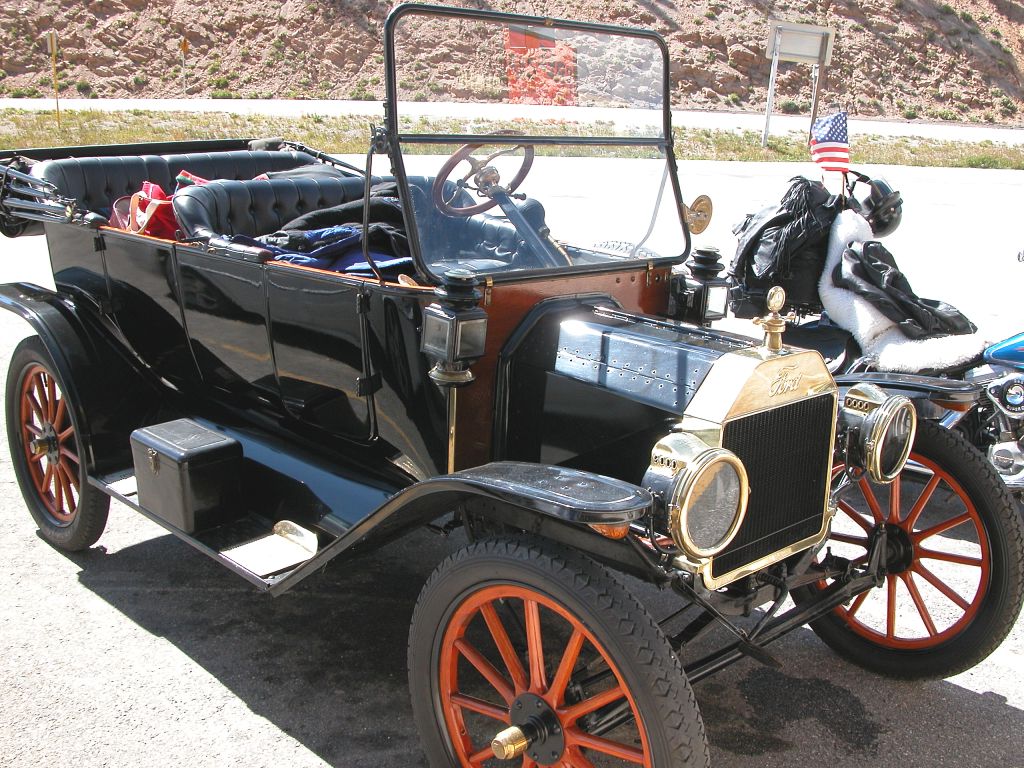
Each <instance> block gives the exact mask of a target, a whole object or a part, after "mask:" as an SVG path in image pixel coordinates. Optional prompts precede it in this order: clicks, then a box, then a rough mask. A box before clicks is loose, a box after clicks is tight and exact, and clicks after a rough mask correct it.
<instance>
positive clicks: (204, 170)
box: [32, 150, 315, 215]
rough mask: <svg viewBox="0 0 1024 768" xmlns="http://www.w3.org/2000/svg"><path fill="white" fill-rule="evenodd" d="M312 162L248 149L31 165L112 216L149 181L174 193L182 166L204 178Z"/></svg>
mask: <svg viewBox="0 0 1024 768" xmlns="http://www.w3.org/2000/svg"><path fill="white" fill-rule="evenodd" d="M312 162H315V161H314V159H313V157H312V156H311V155H308V154H306V153H305V152H294V151H286V152H277V151H274V152H268V151H248V150H233V151H229V152H190V153H188V154H178V155H125V156H120V157H118V156H115V157H68V158H61V159H59V160H46V161H44V162H41V163H39V164H37V165H36V166H34V167H33V168H32V175H33V176H36V177H38V178H42V179H45V180H47V181H49V182H52V183H53V184H55V185H56V187H57V189H58V190H60V192H61V194H63V195H65V196H67V197H73V198H74V199H75V200H77V201H78V203H79V205H80V206H81V207H83V208H85V209H86V210H90V211H96V212H98V213H101V214H103V215H108V214H109V212H110V206H111V204H112V203H113V202H114V200H116V199H117V198H119V197H121V196H123V195H130V194H132V193H133V192H138V191H139V189H141V188H142V182H144V181H152V182H154V183H156V184H159V185H160V186H161V187H163V189H164V191H165V192H167V193H168V194H170V193H171V192H173V191H174V186H175V182H174V177H175V176H177V175H178V174H179V173H181V171H189V172H190V173H194V174H195V175H196V176H200V177H202V178H205V179H251V178H253V177H254V176H258V175H259V174H261V173H267V172H269V171H283V170H286V169H288V168H295V167H296V166H300V165H306V164H308V163H312Z"/></svg>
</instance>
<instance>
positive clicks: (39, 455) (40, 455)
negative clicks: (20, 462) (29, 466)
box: [28, 453, 46, 464]
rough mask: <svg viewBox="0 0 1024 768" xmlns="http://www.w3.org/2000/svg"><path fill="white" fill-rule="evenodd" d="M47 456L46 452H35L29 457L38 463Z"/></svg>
mask: <svg viewBox="0 0 1024 768" xmlns="http://www.w3.org/2000/svg"><path fill="white" fill-rule="evenodd" d="M45 458H46V454H45V453H33V454H31V455H30V456H29V457H28V460H29V461H31V462H32V463H33V464H38V463H39V462H40V461H42V460H43V459H45Z"/></svg>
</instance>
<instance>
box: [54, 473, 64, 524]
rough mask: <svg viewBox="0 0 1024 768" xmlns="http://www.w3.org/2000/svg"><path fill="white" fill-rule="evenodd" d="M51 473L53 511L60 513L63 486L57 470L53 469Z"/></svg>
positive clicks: (62, 508)
mask: <svg viewBox="0 0 1024 768" xmlns="http://www.w3.org/2000/svg"><path fill="white" fill-rule="evenodd" d="M51 474H52V476H53V499H54V501H53V509H54V512H55V513H57V514H60V513H61V512H63V511H64V486H63V485H62V483H61V479H60V473H59V472H58V471H54V472H52V473H51Z"/></svg>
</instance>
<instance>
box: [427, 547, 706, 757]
mask: <svg viewBox="0 0 1024 768" xmlns="http://www.w3.org/2000/svg"><path fill="white" fill-rule="evenodd" d="M502 596H503V597H502ZM529 604H532V605H536V606H538V607H537V608H536V611H535V612H534V613H533V614H531V611H530V609H529V608H528V605H529ZM474 606H479V607H476V608H474ZM485 609H486V610H490V611H491V612H492V613H493V616H497V615H498V610H499V609H500V610H502V611H503V612H504V615H505V616H506V618H504V619H500V618H499V623H500V624H501V627H502V630H504V631H505V632H506V633H507V634H506V638H515V637H519V635H520V634H522V635H523V637H524V638H525V636H526V635H527V634H529V632H528V629H529V628H530V627H536V634H535V637H539V638H541V640H539V641H537V643H536V645H531V644H530V642H529V641H528V640H525V639H523V640H521V642H520V647H519V648H516V649H512V650H509V651H508V652H509V653H512V654H514V658H515V659H518V664H519V667H518V673H519V674H518V678H517V674H516V672H514V671H513V666H514V665H515V664H516V662H515V661H510V659H508V658H507V657H506V655H504V654H502V653H501V651H500V650H499V648H500V645H499V643H498V642H497V641H496V640H495V638H496V637H499V636H500V631H499V632H495V630H494V629H491V628H489V627H488V625H487V619H485V618H484V616H485V614H484V610H485ZM531 615H532V616H533V618H532V620H531V618H530V617H531ZM493 616H492V618H493ZM516 617H522V623H520V621H519V620H517V618H516ZM510 620H511V621H510ZM531 621H532V622H533V623H531ZM580 628H582V629H580ZM577 631H578V632H579V633H580V634H579V637H583V634H584V633H587V634H589V637H587V638H585V639H583V640H581V641H580V642H581V643H582V646H581V648H580V649H578V651H577V655H575V656H574V657H570V658H573V659H574V661H571V662H570V663H571V664H572V666H571V667H567V668H566V669H572V670H573V673H572V682H570V684H569V686H568V688H567V689H566V693H565V695H564V698H562V697H560V694H559V693H558V692H557V685H558V679H559V675H558V674H557V671H558V669H559V668H560V666H561V662H560V660H561V659H562V658H563V655H562V654H563V651H564V650H565V649H567V648H571V647H572V644H571V642H570V643H564V642H562V640H561V638H563V637H568V636H573V637H575V636H576V635H575V634H574V633H575V632H577ZM478 638H489V639H490V641H491V643H492V644H491V645H484V644H481V643H479V639H478ZM555 638H558V642H557V643H555V642H553V639H555ZM595 641H596V642H595ZM460 644H472V648H479V650H480V652H481V653H482V654H484V655H485V656H487V657H488V658H489V660H490V661H491V662H492V664H493V666H494V668H495V669H496V670H498V669H500V670H503V671H501V672H499V673H498V674H500V675H501V676H502V678H503V680H504V681H505V684H506V685H508V686H509V688H508V690H507V691H506V694H507V695H503V694H502V693H501V692H499V691H498V690H497V686H493V685H492V684H490V683H487V682H486V681H485V679H484V677H483V675H477V674H476V672H475V670H474V669H473V665H471V663H470V662H469V661H467V658H468V657H467V656H466V655H465V653H464V652H463V651H462V647H463V646H462V645H460ZM514 644H515V643H514V640H510V642H509V645H508V646H506V648H507V649H511V648H512V646H513V645H514ZM524 645H525V651H524V649H523V647H522V646H524ZM538 646H539V647H542V648H543V650H544V653H541V654H531V653H530V650H531V649H532V648H534V647H538ZM472 648H471V649H470V650H472ZM566 656H568V654H566ZM587 657H589V658H590V661H589V662H587V661H586V659H587ZM536 658H543V659H544V660H545V662H544V664H545V666H544V671H543V672H540V673H539V674H535V669H537V667H535V666H533V665H531V660H533V659H536ZM524 660H525V663H524ZM581 660H583V661H584V662H585V663H584V664H582V668H581ZM595 664H596V666H595ZM460 665H461V666H460ZM476 668H477V669H479V667H476ZM452 670H455V672H452ZM595 670H598V671H600V670H603V671H604V676H603V680H602V681H601V682H593V681H594V678H595V677H601V675H597V674H595ZM524 676H525V677H524ZM587 676H589V677H590V680H591V681H592V682H587V683H584V685H585V687H580V688H579V689H574V686H576V685H578V684H579V683H580V681H581V679H582V678H583V677H587ZM564 678H565V676H563V677H562V679H564ZM538 680H542V681H545V682H543V683H542V684H541V685H539V686H538V685H534V683H536V682H537V681H538ZM452 681H454V682H452ZM546 681H551V685H550V686H549V687H545V686H547V682H546ZM474 682H475V683H476V688H473V687H472V686H473V683H474ZM616 682H617V683H618V687H619V689H620V690H619V691H618V692H614V691H613V692H612V695H613V696H615V695H616V694H617V695H618V698H617V699H614V698H613V699H609V703H607V704H606V707H612V706H619V707H622V708H626V707H630V708H631V710H632V713H633V715H634V716H636V715H637V714H639V717H638V718H630V719H629V720H628V722H627V723H625V724H623V725H620V726H618V728H617V729H615V730H612V731H609V732H606V733H605V736H606V738H608V739H610V740H611V741H612V742H614V743H615V744H617V745H619V746H621V747H622V748H623V749H633V750H639V752H640V753H642V756H643V760H641V761H640V762H641V764H644V765H648V766H651V765H653V766H658V768H673V767H675V768H681V767H683V766H685V767H686V768H690V767H691V766H707V765H708V764H709V758H708V748H707V741H706V739H705V735H704V724H703V722H702V720H701V717H700V712H699V710H698V708H697V702H696V699H695V698H694V695H693V691H692V689H691V688H690V685H689V682H688V681H687V679H686V674H685V673H684V671H683V667H682V665H681V663H680V662H679V659H678V658H677V657H676V655H675V653H673V651H672V648H671V646H670V645H669V643H668V641H667V640H666V638H665V636H664V635H663V634H662V632H661V630H660V629H659V628H658V626H657V624H656V623H655V622H654V619H653V618H651V616H650V614H649V613H648V612H647V611H646V609H645V608H644V607H643V606H642V605H641V604H640V603H639V602H638V601H637V600H636V598H634V597H633V596H632V595H631V594H630V593H629V592H628V591H627V590H626V588H625V587H624V586H623V585H622V584H621V583H620V582H619V581H618V580H616V579H615V577H614V576H612V574H611V573H610V572H609V571H607V570H606V569H605V568H603V567H601V566H599V565H598V564H596V563H595V562H594V561H592V560H590V559H589V558H587V557H585V556H583V555H581V554H579V553H576V552H573V551H571V550H567V549H564V548H561V547H558V546H554V545H552V544H551V543H549V542H546V541H542V540H537V539H534V538H527V537H503V538H496V539H487V540H482V541H478V542H476V543H474V544H471V545H469V546H468V547H466V548H464V549H462V550H460V551H458V552H456V553H454V554H453V555H451V556H450V557H448V558H447V559H446V560H445V561H444V562H442V563H441V564H440V565H439V566H438V567H437V569H436V570H435V571H434V573H433V574H432V575H431V577H430V579H429V580H428V581H427V583H426V585H425V586H424V587H423V591H422V592H421V593H420V597H419V601H418V602H417V604H416V610H415V613H414V615H413V620H412V628H411V630H410V634H409V687H410V693H411V696H412V705H413V715H414V717H415V721H416V725H417V728H418V729H419V732H420V737H421V741H422V743H423V747H424V751H425V752H426V754H427V757H428V759H429V762H430V765H431V766H435V767H438V766H452V765H460V764H462V765H467V764H468V761H466V760H465V759H464V757H460V755H459V753H460V752H461V753H462V754H463V755H465V754H472V753H475V752H479V751H480V750H481V749H486V748H487V744H488V742H489V740H490V739H491V738H493V737H494V735H495V734H497V732H498V731H500V730H502V729H503V728H505V727H506V725H504V724H502V723H501V722H498V720H497V719H496V718H497V716H498V715H496V714H493V713H492V714H491V715H490V716H485V715H483V714H476V712H475V711H473V710H469V709H463V708H461V705H459V706H456V705H453V704H451V701H452V699H453V696H452V691H453V690H454V691H455V693H458V694H460V695H464V694H466V695H468V694H469V693H472V694H473V695H479V697H480V700H483V699H484V698H485V697H486V696H487V695H488V692H489V695H490V700H491V701H492V704H493V702H494V701H495V700H496V701H497V702H499V703H498V704H496V705H493V706H494V707H495V709H496V710H497V711H499V714H500V712H502V711H503V712H509V713H512V716H513V717H515V716H517V715H516V713H517V712H521V711H523V709H522V707H520V708H519V709H516V705H518V704H522V703H523V701H524V699H523V697H526V704H527V705H529V704H530V701H531V700H530V699H529V695H530V694H529V693H525V691H528V690H530V689H531V688H532V690H534V691H540V692H541V693H542V695H543V696H546V697H548V698H550V699H551V701H553V702H555V706H554V707H553V708H551V709H550V710H545V712H546V713H547V714H546V716H547V717H549V718H557V724H558V726H560V728H561V731H560V732H561V733H562V734H563V736H564V739H565V744H574V745H573V746H568V747H564V749H565V751H564V752H562V753H561V754H560V757H559V759H560V760H561V761H562V762H558V760H557V759H555V758H552V754H554V752H553V751H552V749H555V750H557V749H558V746H557V744H555V745H554V746H552V744H553V742H550V741H538V742H534V743H533V744H532V745H531V749H538V750H539V749H540V748H541V746H543V747H544V749H545V752H544V755H543V757H544V759H545V764H546V763H548V762H551V761H552V760H554V761H555V762H556V763H557V764H568V765H574V764H576V762H574V757H575V758H576V760H578V759H579V758H578V754H590V755H592V756H597V757H599V758H600V760H605V759H610V760H611V762H612V764H624V765H625V764H635V763H627V762H623V761H621V759H620V758H612V757H610V756H609V755H607V754H604V753H602V752H601V751H600V750H598V751H597V752H592V751H591V749H590V747H587V746H580V745H579V744H578V743H574V742H575V740H576V739H578V738H580V736H579V735H578V734H579V733H582V734H583V737H587V736H588V735H589V730H588V729H589V728H590V727H592V726H593V723H592V721H588V720H587V717H588V716H586V715H585V716H583V717H582V718H581V719H580V720H578V721H576V722H575V723H574V722H573V721H572V716H571V715H569V714H567V712H568V709H567V708H571V707H573V706H580V702H588V703H592V702H594V701H596V699H594V698H592V697H593V696H595V695H600V694H601V693H602V689H601V685H604V687H605V688H604V693H606V694H607V693H608V692H609V691H608V690H607V689H608V688H609V687H611V688H615V687H616ZM595 686H596V687H595ZM480 691H483V692H482V693H480ZM621 691H625V692H626V695H625V697H624V696H623V695H622V693H621ZM503 698H504V700H505V704H504V705H502V704H501V703H500V702H501V701H502V699H503ZM535 698H536V697H535ZM559 702H560V703H559ZM534 703H536V702H535V701H534ZM537 706H538V708H541V706H542V705H539V704H538V705H537ZM584 708H585V706H584ZM456 711H457V714H453V713H455V712H456ZM556 711H557V713H558V714H555V713H556ZM599 711H601V710H599ZM446 712H447V713H448V714H447V715H446ZM602 713H603V712H602ZM446 717H451V718H456V717H457V718H460V720H461V722H459V723H458V724H457V725H453V726H449V724H448V722H449V721H448V720H446ZM563 718H564V719H563ZM513 722H515V720H513ZM550 722H552V723H554V722H555V720H554V719H552V720H550ZM453 729H454V731H456V732H457V735H456V737H455V739H453V737H452V735H451V734H452V733H453ZM456 739H457V740H458V741H459V745H458V746H457V745H456V744H455V740H456ZM555 740H556V741H557V738H556V739H555ZM637 745H639V746H637ZM603 746H604V747H607V745H603ZM584 750H586V751H584ZM527 754H528V753H527ZM491 760H492V761H493V764H498V763H497V761H496V760H495V759H494V758H491ZM600 760H599V762H600ZM524 762H525V756H524ZM478 764H484V765H491V764H492V763H490V762H487V761H486V760H482V761H481V762H480V763H478ZM501 764H503V765H504V764H507V763H501ZM516 764H518V762H517V763H516ZM601 764H605V763H603V762H602V763H601Z"/></svg>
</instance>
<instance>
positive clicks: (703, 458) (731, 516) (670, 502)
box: [644, 432, 749, 559]
mask: <svg viewBox="0 0 1024 768" xmlns="http://www.w3.org/2000/svg"><path fill="white" fill-rule="evenodd" d="M644 485H645V486H647V487H649V488H651V490H653V491H655V492H659V493H660V494H661V496H662V498H663V499H664V501H665V507H666V512H667V523H668V532H669V535H670V536H671V537H672V541H673V542H675V544H676V546H677V547H679V548H680V549H681V550H683V551H684V552H685V553H686V554H688V555H690V557H692V558H695V559H703V558H708V557H712V556H713V555H715V554H717V553H718V552H721V551H722V550H723V549H725V548H726V547H727V546H728V545H729V542H731V541H732V539H733V537H734V536H735V535H736V531H738V530H739V527H740V524H741V523H742V522H743V518H744V515H746V512H747V496H748V493H749V487H748V483H747V471H746V469H745V468H744V467H743V462H741V461H740V460H739V458H738V457H737V456H736V454H734V453H733V452H732V451H728V450H726V449H725V448H712V447H711V446H709V445H708V444H707V443H705V442H704V441H703V440H701V439H700V438H698V437H696V436H694V435H691V434H687V433H682V432H677V433H672V434H670V435H666V436H665V437H664V438H662V439H661V440H659V441H658V443H657V445H655V446H654V450H653V451H652V453H651V465H650V467H649V468H648V470H647V474H646V475H645V476H644Z"/></svg>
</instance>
